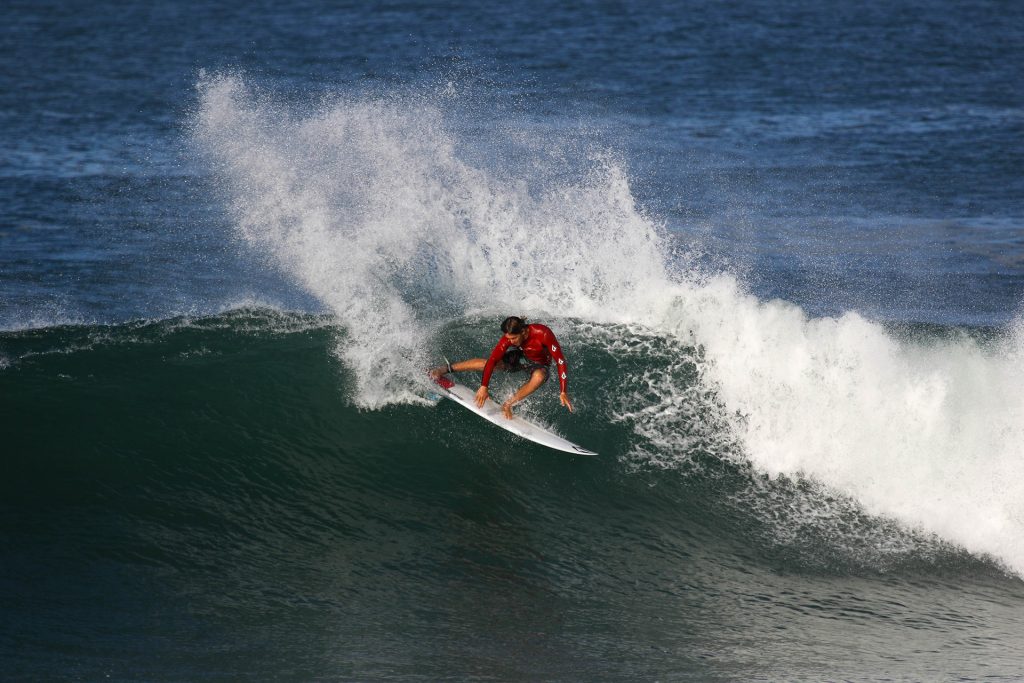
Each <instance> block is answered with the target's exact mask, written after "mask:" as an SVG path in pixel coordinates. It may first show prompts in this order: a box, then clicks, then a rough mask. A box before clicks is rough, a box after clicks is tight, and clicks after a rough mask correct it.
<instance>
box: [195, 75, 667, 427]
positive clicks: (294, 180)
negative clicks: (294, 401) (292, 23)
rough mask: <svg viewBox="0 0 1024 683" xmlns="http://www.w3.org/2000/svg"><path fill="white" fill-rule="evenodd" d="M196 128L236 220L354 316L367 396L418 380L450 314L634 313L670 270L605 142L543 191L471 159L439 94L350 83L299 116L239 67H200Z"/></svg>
mask: <svg viewBox="0 0 1024 683" xmlns="http://www.w3.org/2000/svg"><path fill="white" fill-rule="evenodd" d="M195 137H196V140H197V142H198V144H199V146H200V148H201V149H202V151H203V152H204V154H205V155H206V156H207V158H208V159H209V160H210V161H211V163H212V166H213V168H214V169H215V170H216V171H217V173H218V176H219V177H220V179H221V181H222V182H223V183H224V186H225V189H226V191H227V194H228V196H229V203H230V207H231V212H232V214H233V218H234V221H235V224H236V226H237V231H238V234H239V236H240V237H241V238H242V239H243V240H244V241H245V242H246V243H248V244H249V245H251V247H252V248H254V249H256V250H258V251H260V252H261V253H263V254H265V255H266V257H267V259H268V260H269V261H270V262H272V263H274V264H275V265H276V266H277V267H280V268H282V269H283V270H285V271H286V272H288V273H290V274H291V275H292V276H293V277H294V278H295V279H296V280H297V281H298V282H300V283H301V284H302V285H303V286H304V287H305V288H307V289H308V290H309V291H310V292H311V293H313V294H314V295H315V296H316V297H318V299H319V300H320V301H321V302H323V303H324V304H325V305H326V306H327V307H328V308H329V309H330V310H331V311H332V312H333V313H334V314H335V315H336V316H337V318H338V320H339V321H340V323H341V325H343V326H344V327H345V329H346V330H347V331H348V334H347V335H346V337H345V339H344V341H342V342H341V343H340V344H339V349H338V351H339V354H340V356H341V357H342V359H343V360H344V361H345V363H346V365H347V366H348V368H349V370H350V371H351V372H353V373H354V375H355V377H356V387H357V390H356V393H355V395H354V396H353V399H354V400H355V402H356V403H357V404H358V405H361V406H363V407H368V408H372V407H379V406H382V405H385V404H387V403H391V402H396V401H406V400H410V399H411V398H414V397H415V391H414V389H415V382H414V381H413V380H412V379H411V378H414V377H419V376H421V375H422V368H423V367H426V366H427V365H429V364H430V363H431V362H432V361H433V362H436V360H437V356H438V352H437V350H435V349H429V348H427V347H426V344H425V341H426V340H428V339H429V338H430V337H431V335H432V334H433V333H434V332H436V330H437V329H438V326H439V325H440V323H441V322H442V321H443V320H444V319H450V318H452V317H457V316H460V315H463V314H465V313H466V312H467V311H474V310H476V311H479V310H486V311H488V312H492V313H494V315H495V316H499V315H500V313H503V312H507V311H516V312H521V313H525V314H530V315H538V314H544V313H549V314H555V315H560V316H579V317H585V318H588V319H602V318H607V319H621V318H624V317H631V316H634V315H636V314H637V313H638V312H640V311H642V309H643V307H644V306H645V305H646V304H647V303H648V302H650V301H651V299H652V295H651V293H652V291H653V288H655V287H657V286H658V285H660V284H661V283H664V282H665V281H666V279H667V275H666V274H665V271H664V263H663V259H662V248H661V239H662V238H661V236H660V232H659V228H658V226H657V225H656V224H655V223H653V222H652V221H651V220H649V219H648V218H646V217H645V216H643V215H642V214H641V213H640V212H639V211H638V210H637V208H636V206H635V204H634V201H633V197H632V193H631V192H630V189H629V185H628V182H627V181H626V175H625V173H624V172H623V171H622V169H621V168H620V167H618V166H617V165H616V164H615V163H614V162H613V161H611V160H609V159H607V158H605V157H604V156H602V155H600V154H597V155H595V157H594V158H593V159H592V164H591V166H590V167H589V168H587V169H584V170H583V172H582V173H581V174H580V177H578V178H576V179H574V180H573V181H572V182H564V183H560V184H555V185H553V186H548V187H543V188H540V191H537V189H536V188H531V187H530V186H529V185H528V184H527V183H525V182H515V181H512V182H508V181H506V180H504V179H503V178H502V174H501V173H499V172H494V173H492V172H489V171H488V170H487V169H484V168H478V167H474V166H471V165H469V164H467V163H465V162H464V161H462V159H461V158H460V156H459V155H458V153H457V145H456V144H455V140H454V138H453V135H452V133H451V132H449V131H448V130H446V128H445V127H444V125H443V117H442V116H441V113H440V112H439V111H438V110H437V109H436V108H434V107H432V106H431V105H430V104H429V103H424V102H422V101H415V100H414V101H409V100H403V99H398V100H397V101H391V100H385V99H377V100H375V99H363V100H356V101H347V100H343V99H342V100H337V101H333V102H330V103H327V104H324V105H323V106H322V107H321V108H319V109H316V110H314V111H312V112H310V113H308V114H307V115H305V116H298V115H295V114H294V113H293V112H291V111H290V110H288V109H286V108H284V107H282V106H280V105H278V104H275V103H274V102H273V101H272V100H271V99H270V98H269V97H266V96H260V95H257V94H254V93H252V92H250V91H249V90H247V89H246V87H245V86H244V84H243V83H242V82H241V81H240V80H239V79H238V78H237V77H232V76H219V77H212V78H210V79H208V80H205V81H203V83H201V84H200V107H199V110H198V112H197V115H196V119H195ZM638 264H639V267H638ZM638 307H640V308H638Z"/></svg>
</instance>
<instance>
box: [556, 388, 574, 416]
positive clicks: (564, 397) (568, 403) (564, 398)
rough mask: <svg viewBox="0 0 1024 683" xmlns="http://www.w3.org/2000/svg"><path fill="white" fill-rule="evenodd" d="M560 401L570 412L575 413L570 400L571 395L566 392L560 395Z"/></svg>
mask: <svg viewBox="0 0 1024 683" xmlns="http://www.w3.org/2000/svg"><path fill="white" fill-rule="evenodd" d="M558 400H559V401H561V402H562V405H563V406H565V407H566V408H568V409H569V412H570V413H572V412H575V411H574V410H573V409H572V402H571V401H570V400H569V394H567V393H565V392H564V391H563V392H562V393H560V394H559V395H558Z"/></svg>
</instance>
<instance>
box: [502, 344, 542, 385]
mask: <svg viewBox="0 0 1024 683" xmlns="http://www.w3.org/2000/svg"><path fill="white" fill-rule="evenodd" d="M500 367H501V369H502V370H504V371H505V372H528V373H529V374H530V375H531V376H532V375H533V371H534V370H543V371H544V381H545V382H547V381H548V378H549V377H550V376H551V370H550V369H549V368H548V366H546V365H544V364H542V363H534V362H533V361H532V360H526V359H524V358H523V350H522V349H509V350H508V351H506V352H505V355H503V356H502V357H501V364H500Z"/></svg>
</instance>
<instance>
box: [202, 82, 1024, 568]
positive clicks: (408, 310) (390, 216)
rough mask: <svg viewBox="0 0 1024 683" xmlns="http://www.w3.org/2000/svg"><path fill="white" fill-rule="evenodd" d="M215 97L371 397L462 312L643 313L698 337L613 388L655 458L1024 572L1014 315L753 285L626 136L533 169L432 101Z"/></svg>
mask: <svg viewBox="0 0 1024 683" xmlns="http://www.w3.org/2000/svg"><path fill="white" fill-rule="evenodd" d="M199 93H200V103H199V108H198V111H197V115H196V119H195V139H196V141H197V143H198V145H199V147H200V148H201V149H202V151H203V152H204V154H205V155H206V156H207V158H208V159H209V160H210V162H211V164H212V166H213V168H214V169H215V171H216V173H217V177H218V178H219V179H220V182H222V183H223V187H224V189H225V191H226V193H227V195H228V197H229V204H230V207H231V211H232V214H233V216H234V220H235V224H236V226H237V230H238V234H239V236H240V237H241V238H242V239H243V240H244V241H245V242H246V243H247V244H248V245H250V247H251V248H253V249H255V250H257V251H259V252H261V253H263V254H265V255H266V257H267V259H268V261H269V262H271V263H273V264H275V265H276V267H278V268H281V269H282V270H284V271H285V272H287V273H289V274H290V275H291V276H292V277H294V278H295V280H296V281H297V282H299V283H301V284H302V286H304V287H305V288H306V289H307V290H309V291H310V292H311V293H312V294H314V295H315V296H316V297H317V298H318V299H319V300H320V301H322V302H323V303H324V305H325V306H327V307H328V308H329V310H330V311H331V312H332V313H333V314H334V315H335V316H336V319H337V320H338V322H339V324H341V325H342V326H343V327H344V328H345V329H346V330H347V334H346V335H344V337H343V338H342V339H341V341H339V343H338V353H339V355H340V357H341V359H342V360H343V361H344V363H345V364H346V366H347V368H348V370H349V371H350V372H351V373H352V374H353V376H354V378H355V389H354V394H353V396H352V399H353V401H354V402H355V403H356V404H357V405H359V406H361V407H365V408H374V407H380V406H383V405H386V404H388V403H392V402H396V401H409V400H414V398H415V395H416V384H415V380H414V379H411V378H415V377H419V376H420V375H421V374H422V368H423V367H425V366H426V365H428V364H429V363H430V362H431V361H432V360H436V356H437V355H439V353H440V352H439V351H438V350H437V349H432V348H430V346H429V344H430V340H431V339H432V338H433V335H435V334H436V333H437V331H438V330H439V329H440V326H441V325H442V321H443V320H445V319H452V318H459V317H460V316H465V315H478V314H481V313H485V314H488V315H494V316H495V319H496V320H497V319H498V318H500V316H501V315H503V314H507V313H512V312H514V313H521V314H528V315H534V316H545V315H546V316H556V317H558V318H562V319H566V320H568V319H577V320H583V321H586V322H588V323H594V324H601V325H610V324H618V325H632V326H637V327H639V328H642V329H643V330H646V332H645V334H650V335H654V336H656V337H661V338H663V339H665V340H668V342H669V347H670V348H674V347H676V346H678V347H679V349H686V350H678V353H679V364H677V366H676V367H675V368H674V369H672V368H670V369H669V370H668V371H666V372H659V371H654V370H648V371H641V372H639V373H638V374H637V375H636V376H635V377H634V378H632V380H631V381H630V382H628V383H627V384H626V386H623V387H621V402H620V403H618V404H616V403H614V402H613V403H612V404H611V405H610V407H609V418H611V419H619V420H625V421H629V422H630V423H631V424H633V426H634V429H635V430H636V433H637V438H638V440H637V452H638V453H640V454H642V455H644V456H645V457H647V458H649V459H650V461H652V462H657V463H659V464H660V465H661V466H664V467H681V466H683V465H684V464H686V463H689V462H692V459H691V458H690V454H691V453H692V452H693V451H694V449H695V448H701V449H704V450H705V451H707V452H709V453H711V454H713V455H716V456H718V457H740V458H743V459H745V461H746V462H749V463H750V465H752V467H753V468H754V470H755V471H757V472H760V473H762V474H765V475H769V476H771V477H780V476H783V477H787V478H806V479H808V480H811V481H813V482H816V486H818V487H820V489H821V490H827V491H829V492H831V493H829V495H832V494H839V495H843V496H846V497H848V498H849V499H851V500H854V501H856V502H857V504H858V505H859V506H861V507H862V508H863V509H864V510H865V511H867V512H868V513H870V514H873V515H879V516H882V517H885V518H890V519H895V520H899V521H900V522H902V523H903V524H905V525H907V526H909V527H911V528H914V529H919V530H922V531H924V532H925V533H932V534H938V535H940V536H941V537H942V538H945V539H947V540H949V541H952V542H954V543H957V544H960V545H962V546H963V547H964V548H966V549H968V550H970V551H972V552H977V553H982V554H988V555H991V556H993V557H996V558H998V559H999V560H1000V561H1001V562H1003V563H1005V564H1006V565H1007V566H1009V567H1011V568H1012V569H1013V570H1015V571H1017V572H1024V545H1022V541H1021V539H1022V538H1024V509H1022V503H1021V501H1024V476H1021V475H1024V464H1022V463H1024V394H1022V393H1021V392H1020V387H1021V386H1022V384H1024V382H1022V380H1024V376H1022V360H1024V355H1022V352H1021V336H1022V335H1021V331H1020V326H1018V327H1017V328H1016V329H1015V330H1013V331H1010V332H1009V334H1008V336H1007V341H1006V342H1005V343H1001V344H990V345H984V344H981V343H979V342H977V341H975V340H973V339H972V338H970V337H968V336H966V335H961V336H958V337H956V338H953V339H947V340H931V341H927V340H926V341H922V340H911V339H901V338H899V337H898V336H896V335H893V334H891V333H888V332H887V331H886V330H885V329H884V328H883V327H882V326H880V325H879V324H877V323H874V322H872V321H870V320H867V319H865V318H863V317H862V316H860V315H858V314H857V313H854V312H850V313H847V314H845V315H842V316H839V317H836V318H810V317H809V316H808V315H807V314H806V312H805V311H803V310H802V309H800V308H799V307H797V306H794V305H792V304H790V303H787V302H784V301H779V300H772V301H762V300H759V299H758V298H757V297H755V296H753V295H752V294H751V293H750V292H748V291H747V290H746V289H745V288H744V286H743V285H742V283H741V282H739V281H738V280H737V279H736V277H734V276H732V275H730V274H729V273H718V274H703V273H698V272H693V271H690V270H688V269H686V268H684V267H680V262H679V261H678V260H677V259H676V258H674V256H673V255H672V253H671V247H670V244H671V243H672V241H673V239H675V238H673V237H672V236H669V235H667V234H666V233H665V230H664V229H663V228H662V226H661V225H660V224H659V223H658V222H657V221H656V220H654V219H652V218H651V217H650V216H647V215H646V214H645V213H644V212H643V211H642V210H641V209H640V208H638V207H637V205H636V203H635V201H634V199H633V196H632V192H631V190H630V187H629V181H628V174H627V173H626V171H625V170H624V167H623V165H622V164H620V163H617V162H616V161H615V160H614V156H613V155H609V154H607V153H606V152H601V151H596V152H595V153H594V154H591V155H588V156H587V157H586V159H585V161H584V163H582V164H581V166H580V168H579V169H578V173H577V174H576V175H575V176H573V177H571V178H570V179H568V180H566V179H562V180H557V181H554V180H552V181H548V182H547V183H545V184H542V185H541V186H539V187H538V186H536V185H531V184H530V183H529V182H528V181H527V180H526V179H523V178H517V177H516V173H515V168H514V167H513V168H511V169H510V168H508V167H502V160H501V159H496V160H494V162H493V166H483V165H474V164H471V163H469V162H467V161H466V160H465V159H466V157H464V156H463V155H461V154H460V151H459V150H460V148H462V147H464V146H466V145H468V144H469V143H468V141H466V140H463V139H461V138H460V137H459V135H457V134H456V133H455V132H453V128H452V127H450V126H449V125H448V124H447V123H446V120H445V115H444V112H443V111H442V110H441V109H440V108H439V107H438V106H436V105H435V104H434V103H433V102H432V101H430V98H428V97H416V96H396V97H392V98H376V99H375V98H368V97H364V98H355V99H345V98H343V97H340V98H337V99H335V100H332V101H328V102H325V103H321V104H319V105H318V106H317V107H315V108H313V110H312V111H308V112H305V113H301V114H300V113H297V112H296V111H294V110H293V109H289V108H288V107H284V106H282V105H280V104H275V102H274V101H273V99H272V98H271V97H268V96H266V95H263V94H256V93H253V92H251V91H249V90H248V89H247V88H246V86H245V85H244V83H243V82H242V81H241V79H239V78H238V77H234V76H215V77H212V78H209V79H207V80H205V81H204V82H203V83H201V84H200V88H199ZM569 343H570V344H571V342H569ZM609 343H613V342H609ZM484 350H486V349H484ZM484 350H482V352H483V351H484ZM570 362H571V358H570ZM681 416H682V417H681ZM687 416H688V417H687ZM681 420H682V422H681ZM684 423H685V425H686V428H685V429H684V428H682V425H683V424H684ZM694 425H698V428H696V429H694V428H693V426H694ZM786 519H789V520H790V521H788V522H786V523H787V524H792V523H793V522H792V520H791V519H790V517H786ZM807 521H808V523H810V524H813V523H814V520H813V519H809V520H807ZM783 535H784V534H783ZM836 542H838V543H841V542H842V541H841V540H837V541H836Z"/></svg>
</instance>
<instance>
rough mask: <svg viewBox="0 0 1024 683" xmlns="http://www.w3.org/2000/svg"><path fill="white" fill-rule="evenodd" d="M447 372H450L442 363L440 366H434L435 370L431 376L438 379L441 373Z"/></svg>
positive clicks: (431, 372)
mask: <svg viewBox="0 0 1024 683" xmlns="http://www.w3.org/2000/svg"><path fill="white" fill-rule="evenodd" d="M446 372H448V368H447V366H444V365H442V366H441V367H439V368H434V369H433V370H431V371H430V376H431V377H433V378H434V379H438V378H439V377H440V376H441V375H443V374H445V373H446Z"/></svg>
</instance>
